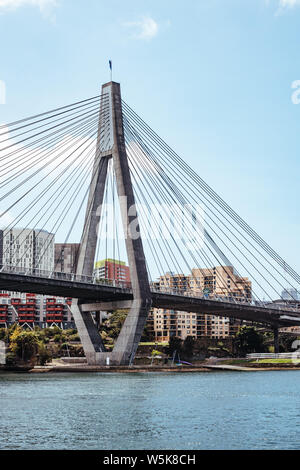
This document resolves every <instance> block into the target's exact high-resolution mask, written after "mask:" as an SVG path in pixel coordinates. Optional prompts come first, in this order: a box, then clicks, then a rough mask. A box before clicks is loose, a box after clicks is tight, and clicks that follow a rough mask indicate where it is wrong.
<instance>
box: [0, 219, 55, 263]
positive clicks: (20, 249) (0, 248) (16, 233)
mask: <svg viewBox="0 0 300 470" xmlns="http://www.w3.org/2000/svg"><path fill="white" fill-rule="evenodd" d="M54 237H55V235H54V234H53V233H49V232H46V231H45V230H31V229H27V228H26V229H22V228H13V229H10V230H5V231H3V230H1V231H0V256H1V261H0V264H1V266H2V267H8V268H10V267H16V268H18V269H19V270H21V271H22V270H24V271H26V270H29V271H30V270H33V269H34V270H41V271H53V267H54Z"/></svg>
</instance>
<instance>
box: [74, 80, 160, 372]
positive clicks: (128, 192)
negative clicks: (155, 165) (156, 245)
mask: <svg viewBox="0 0 300 470" xmlns="http://www.w3.org/2000/svg"><path fill="white" fill-rule="evenodd" d="M102 96H103V97H105V100H106V102H107V103H109V109H108V113H107V116H106V119H105V120H102V119H101V113H100V124H99V136H98V145H97V153H96V157H95V164H94V175H96V178H95V177H94V179H92V183H91V187H90V196H89V201H88V208H87V213H86V219H85V226H84V231H83V236H82V240H81V249H80V255H79V260H78V266H77V274H84V275H87V276H92V274H93V269H94V259H95V253H96V245H97V237H98V225H99V221H100V216H101V213H99V212H100V211H99V206H101V204H102V201H103V195H104V189H105V182H106V178H107V169H108V160H109V159H110V158H112V160H113V166H114V173H115V178H116V184H117V191H118V198H119V203H120V210H121V216H122V224H123V230H124V236H125V244H126V251H127V257H128V263H129V269H130V278H131V285H132V294H133V302H132V306H131V308H130V311H129V314H128V316H127V318H126V320H125V322H124V325H123V327H122V330H121V333H120V335H119V338H118V339H117V341H116V344H115V347H114V350H113V352H112V353H106V352H104V347H103V344H102V341H101V338H100V335H99V333H98V332H97V334H98V339H97V338H96V336H97V335H96V331H97V328H96V326H95V323H94V321H93V319H92V318H91V315H90V313H88V312H87V313H85V312H83V310H82V309H81V307H80V305H79V304H78V302H77V303H76V302H74V304H73V306H72V312H73V315H74V319H75V322H76V325H77V328H78V332H79V335H80V338H81V341H82V345H83V348H84V351H85V353H86V356H87V359H88V363H89V364H91V363H94V362H96V363H97V364H101V365H102V364H106V363H107V360H108V359H109V362H110V364H111V365H129V364H131V363H132V362H133V360H134V357H135V354H136V350H137V348H138V345H139V342H140V339H141V336H142V334H143V330H144V327H145V324H146V320H147V317H148V313H149V310H150V308H151V303H152V296H151V291H150V285H149V279H148V272H147V267H146V261H145V255H144V249H143V243H142V239H141V234H140V228H139V222H138V215H137V212H136V205H135V197H134V192H133V188H132V181H131V174H130V170H129V164H128V158H127V153H126V145H125V137H124V126H123V112H122V99H121V89H120V85H119V84H118V83H115V82H110V83H107V84H105V85H103V87H102ZM103 99H104V98H103ZM107 123H108V124H107ZM107 126H108V127H107ZM99 158H100V160H99ZM99 301H101V299H99Z"/></svg>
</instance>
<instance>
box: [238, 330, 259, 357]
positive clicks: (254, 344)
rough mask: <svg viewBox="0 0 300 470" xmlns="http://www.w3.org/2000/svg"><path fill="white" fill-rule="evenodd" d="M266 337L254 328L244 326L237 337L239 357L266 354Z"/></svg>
mask: <svg viewBox="0 0 300 470" xmlns="http://www.w3.org/2000/svg"><path fill="white" fill-rule="evenodd" d="M264 342H265V336H264V334H263V333H260V332H259V331H257V330H256V328H255V327H253V326H242V327H241V328H240V329H239V331H238V332H237V334H236V336H235V347H236V349H237V352H238V354H239V355H246V354H250V353H260V352H265V349H266V347H265V344H264Z"/></svg>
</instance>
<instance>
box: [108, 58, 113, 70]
mask: <svg viewBox="0 0 300 470" xmlns="http://www.w3.org/2000/svg"><path fill="white" fill-rule="evenodd" d="M109 68H110V70H112V61H111V60H110V61H109Z"/></svg>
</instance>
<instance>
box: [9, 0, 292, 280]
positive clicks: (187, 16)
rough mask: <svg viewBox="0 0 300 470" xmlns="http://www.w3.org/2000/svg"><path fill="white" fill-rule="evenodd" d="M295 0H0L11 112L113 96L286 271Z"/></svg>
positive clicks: (20, 114)
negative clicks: (113, 86)
mask: <svg viewBox="0 0 300 470" xmlns="http://www.w3.org/2000/svg"><path fill="white" fill-rule="evenodd" d="M299 26H300V2H299V1H298V0H281V1H280V0H269V1H266V0H186V1H185V2H182V1H179V0H164V1H161V0H151V1H145V0H128V1H126V2H124V1H121V0H110V1H109V2H107V1H103V0H85V1H84V0H0V43H1V46H2V47H1V60H0V80H2V81H4V82H5V84H6V98H7V99H6V104H5V105H0V121H1V122H10V121H13V120H15V119H17V118H20V117H24V116H28V115H33V114H35V113H37V112H41V111H45V110H48V109H51V108H55V107H57V106H60V105H63V104H69V103H72V102H74V101H76V100H78V99H84V98H88V97H90V96H94V95H95V94H97V93H98V92H99V89H100V86H101V84H102V83H103V82H106V81H108V80H109V68H108V60H109V59H112V60H113V64H114V79H115V80H116V81H120V82H121V84H122V92H123V97H124V99H125V100H126V101H127V102H128V103H129V104H130V106H131V107H133V108H134V109H135V111H136V112H137V113H138V114H139V115H141V116H142V117H143V118H144V119H145V120H146V121H147V122H148V123H149V124H150V125H151V126H152V127H153V128H154V129H155V130H156V131H157V132H158V133H159V134H160V135H161V136H162V137H163V138H164V139H165V140H166V141H167V142H168V143H169V144H170V146H171V147H173V148H174V149H175V150H176V151H177V152H178V153H179V154H180V155H181V156H182V157H183V158H185V159H186V161H187V162H188V163H189V164H190V165H192V166H193V167H194V168H195V169H196V171H197V172H198V173H199V174H200V175H201V176H202V177H203V178H204V180H205V181H206V182H207V183H209V184H210V185H211V186H212V187H213V188H214V189H215V190H216V191H217V192H218V193H219V194H220V195H221V196H222V197H223V198H224V199H225V200H226V201H227V202H228V203H229V204H230V205H232V207H233V208H234V209H235V210H236V211H237V212H238V213H239V214H240V215H242V216H243V218H245V219H246V220H247V221H248V222H249V224H250V225H251V226H253V228H255V229H256V230H257V231H258V232H259V233H260V234H261V235H262V236H263V237H264V238H265V239H266V240H267V241H268V242H269V243H270V244H271V246H272V247H273V248H274V249H275V250H277V251H278V252H279V253H280V254H281V255H282V256H283V257H284V258H285V259H286V260H287V261H288V262H289V263H290V264H291V265H292V266H293V267H295V268H296V270H297V271H298V272H299V271H300V255H299V250H298V245H299V238H300V225H299V220H298V213H299V207H298V200H299V193H300V188H299V171H300V160H299V149H300V145H299V142H300V105H296V104H293V102H292V93H293V90H292V83H293V82H294V81H295V80H300V54H299V45H300V32H299V31H300V28H299Z"/></svg>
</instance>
